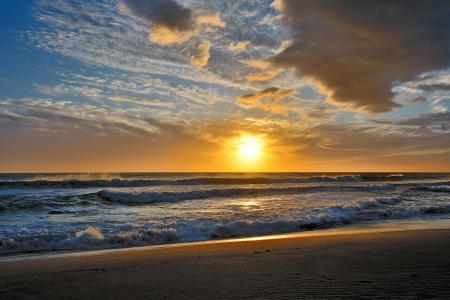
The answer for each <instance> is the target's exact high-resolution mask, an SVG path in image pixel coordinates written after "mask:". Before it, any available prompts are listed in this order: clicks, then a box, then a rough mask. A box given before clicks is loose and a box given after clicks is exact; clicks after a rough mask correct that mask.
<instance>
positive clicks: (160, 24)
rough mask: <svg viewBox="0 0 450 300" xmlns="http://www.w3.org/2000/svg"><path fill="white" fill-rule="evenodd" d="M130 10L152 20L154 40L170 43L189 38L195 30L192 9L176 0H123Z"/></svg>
mask: <svg viewBox="0 0 450 300" xmlns="http://www.w3.org/2000/svg"><path fill="white" fill-rule="evenodd" d="M123 3H124V4H125V6H126V7H127V8H128V10H129V11H131V12H132V13H134V14H135V15H137V16H139V17H141V18H142V19H144V20H146V21H148V22H152V24H153V26H152V28H151V30H150V33H149V40H151V41H152V42H155V43H158V44H162V45H168V44H172V43H182V42H184V41H186V40H188V39H189V38H190V37H191V36H192V35H193V32H194V30H195V22H194V19H193V17H192V11H191V10H190V9H189V8H185V7H182V6H181V5H180V4H178V3H177V2H176V1H174V0H123ZM122 7H123V6H122Z"/></svg>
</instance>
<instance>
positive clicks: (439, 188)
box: [414, 185, 450, 193]
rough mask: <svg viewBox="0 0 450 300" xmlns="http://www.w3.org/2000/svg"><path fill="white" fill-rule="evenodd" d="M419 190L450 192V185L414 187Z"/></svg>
mask: <svg viewBox="0 0 450 300" xmlns="http://www.w3.org/2000/svg"><path fill="white" fill-rule="evenodd" d="M414 189H415V190H418V191H427V192H436V193H450V187H447V186H440V185H437V186H418V187H415V188H414Z"/></svg>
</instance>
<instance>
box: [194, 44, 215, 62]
mask: <svg viewBox="0 0 450 300" xmlns="http://www.w3.org/2000/svg"><path fill="white" fill-rule="evenodd" d="M210 48H211V44H210V43H209V42H207V41H203V42H201V43H200V45H198V47H197V50H196V53H195V54H194V55H192V56H191V63H192V65H193V66H195V67H197V68H203V67H205V66H206V65H207V64H208V60H209V49H210Z"/></svg>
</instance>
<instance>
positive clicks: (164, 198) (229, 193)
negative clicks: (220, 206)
mask: <svg viewBox="0 0 450 300" xmlns="http://www.w3.org/2000/svg"><path fill="white" fill-rule="evenodd" d="M395 187H396V186H395V185H392V184H383V185H363V186H303V187H283V188H236V189H233V188H232V189H210V190H199V191H189V192H119V191H108V190H102V191H99V192H98V193H96V195H98V196H99V197H100V198H102V199H104V200H106V201H110V202H119V203H130V204H133V203H135V204H139V203H147V204H150V203H160V202H179V201H185V200H200V199H209V198H223V197H239V196H255V195H273V194H291V193H302V192H316V191H323V190H327V191H331V190H363V191H371V190H390V189H395Z"/></svg>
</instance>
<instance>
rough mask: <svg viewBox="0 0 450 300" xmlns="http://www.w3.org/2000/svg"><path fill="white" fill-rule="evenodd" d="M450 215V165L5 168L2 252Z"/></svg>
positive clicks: (0, 199)
mask: <svg viewBox="0 0 450 300" xmlns="http://www.w3.org/2000/svg"><path fill="white" fill-rule="evenodd" d="M449 218H450V173H401V174H400V173H351V174H350V173H342V174H337V173H115V174H0V255H11V254H18V253H35V252H43V251H61V250H91V249H109V248H123V247H134V246H145V245H156V244H167V243H176V242H190V241H204V240H211V239H224V238H231V237H247V236H255V235H265V234H279V233H288V232H297V231H306V230H315V229H322V228H329V227H335V226H347V225H349V224H365V223H373V222H376V223H382V222H387V221H391V220H405V219H408V220H409V219H417V220H424V219H425V220H427V219H449Z"/></svg>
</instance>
